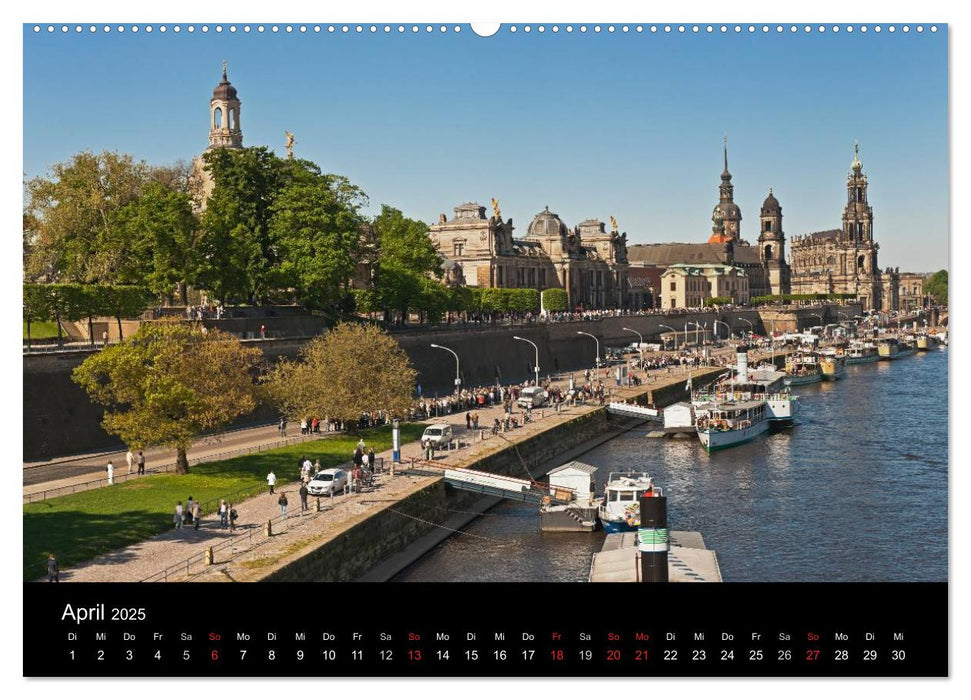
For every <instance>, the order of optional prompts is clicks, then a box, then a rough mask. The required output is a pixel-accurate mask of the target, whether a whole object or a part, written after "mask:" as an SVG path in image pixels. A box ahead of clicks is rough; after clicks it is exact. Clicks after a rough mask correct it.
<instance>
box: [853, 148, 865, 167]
mask: <svg viewBox="0 0 971 700" xmlns="http://www.w3.org/2000/svg"><path fill="white" fill-rule="evenodd" d="M862 167H863V163H861V162H860V142H859V141H854V142H853V169H854V170H859V169H860V168H862Z"/></svg>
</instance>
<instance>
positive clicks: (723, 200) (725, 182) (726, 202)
mask: <svg viewBox="0 0 971 700" xmlns="http://www.w3.org/2000/svg"><path fill="white" fill-rule="evenodd" d="M724 155H725V169H724V170H723V171H722V176H721V179H722V181H721V184H720V185H719V186H718V204H716V205H715V209H714V211H713V212H712V214H711V220H712V223H713V224H714V225H713V226H712V234H711V238H709V239H708V242H709V243H724V242H725V241H726V240H729V239H731V240H733V241H735V242H736V243H744V241H742V239H741V235H740V233H739V231H740V227H741V223H742V212H741V210H740V209H739V208H738V205H737V204H735V200H734V193H735V187H734V186H733V185H732V174H731V173H730V172H728V137H727V136H726V137H725V151H724Z"/></svg>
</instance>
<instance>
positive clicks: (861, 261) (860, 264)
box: [856, 255, 866, 270]
mask: <svg viewBox="0 0 971 700" xmlns="http://www.w3.org/2000/svg"><path fill="white" fill-rule="evenodd" d="M856 269H857V270H864V269H866V257H864V256H862V255H861V256H860V257H858V258H857V259H856Z"/></svg>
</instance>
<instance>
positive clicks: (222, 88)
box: [212, 61, 237, 100]
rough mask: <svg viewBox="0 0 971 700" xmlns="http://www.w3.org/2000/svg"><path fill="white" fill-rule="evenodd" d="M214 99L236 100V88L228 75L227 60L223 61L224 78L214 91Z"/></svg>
mask: <svg viewBox="0 0 971 700" xmlns="http://www.w3.org/2000/svg"><path fill="white" fill-rule="evenodd" d="M212 99H214V100H235V99H237V97H236V88H234V87H233V86H232V85H231V84H230V82H229V78H227V77H226V62H225V61H223V79H222V80H220V81H219V85H217V86H216V89H215V90H213V91H212Z"/></svg>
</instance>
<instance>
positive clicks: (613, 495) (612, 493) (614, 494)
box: [610, 491, 617, 501]
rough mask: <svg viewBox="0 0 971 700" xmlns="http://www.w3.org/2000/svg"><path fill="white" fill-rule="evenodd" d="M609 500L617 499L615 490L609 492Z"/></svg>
mask: <svg viewBox="0 0 971 700" xmlns="http://www.w3.org/2000/svg"><path fill="white" fill-rule="evenodd" d="M610 500H611V501H616V500H617V492H616V491H611V492H610Z"/></svg>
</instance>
